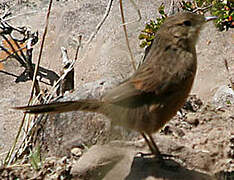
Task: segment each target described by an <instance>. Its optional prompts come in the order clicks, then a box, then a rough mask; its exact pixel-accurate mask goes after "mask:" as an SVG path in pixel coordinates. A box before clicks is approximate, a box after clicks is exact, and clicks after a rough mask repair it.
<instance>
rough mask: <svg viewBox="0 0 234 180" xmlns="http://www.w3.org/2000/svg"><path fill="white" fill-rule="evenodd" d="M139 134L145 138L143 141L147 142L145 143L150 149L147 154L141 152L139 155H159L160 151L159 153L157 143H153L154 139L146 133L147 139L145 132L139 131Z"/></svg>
mask: <svg viewBox="0 0 234 180" xmlns="http://www.w3.org/2000/svg"><path fill="white" fill-rule="evenodd" d="M141 135H142V137H143V138H144V139H145V142H146V143H147V145H148V146H149V148H150V151H151V153H149V154H143V153H141V156H148V155H155V156H158V157H161V153H160V151H159V149H158V147H157V145H156V144H155V142H154V141H152V140H153V138H152V137H151V136H150V135H148V136H149V139H148V138H147V136H146V134H145V133H143V132H141Z"/></svg>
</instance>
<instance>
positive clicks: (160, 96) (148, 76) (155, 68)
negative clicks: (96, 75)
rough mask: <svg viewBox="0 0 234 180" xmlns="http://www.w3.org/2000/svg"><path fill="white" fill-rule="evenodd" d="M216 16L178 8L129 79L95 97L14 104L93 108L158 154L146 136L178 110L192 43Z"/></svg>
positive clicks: (191, 66) (35, 109)
mask: <svg viewBox="0 0 234 180" xmlns="http://www.w3.org/2000/svg"><path fill="white" fill-rule="evenodd" d="M213 19H216V17H213V16H209V17H204V16H203V15H199V14H195V13H191V12H180V13H177V14H175V15H172V16H169V17H167V18H166V20H165V22H164V23H163V24H162V25H161V26H160V29H159V30H158V31H157V34H156V38H155V40H154V41H153V43H152V46H151V47H150V49H149V51H148V52H147V54H146V56H145V60H144V62H143V63H142V64H141V65H140V66H139V68H138V69H137V70H136V71H135V72H134V73H133V75H132V76H131V77H129V78H128V79H126V80H124V81H123V82H121V83H120V84H118V85H117V86H115V87H113V88H112V89H110V90H108V91H107V92H106V93H105V94H104V95H103V96H102V97H101V98H100V99H85V100H77V101H66V102H52V103H50V104H41V105H32V106H23V107H14V109H18V110H23V111H24V112H25V113H33V114H40V113H62V112H68V111H86V112H96V113H101V114H103V115H105V116H106V117H107V118H108V119H110V121H111V123H113V124H114V125H119V126H123V127H125V128H128V129H133V130H135V131H138V132H139V133H140V134H141V135H142V136H143V138H144V139H145V142H146V143H147V144H148V146H149V149H150V151H151V153H152V154H153V155H155V156H157V157H161V156H162V153H161V152H160V150H159V148H158V146H157V145H156V143H155V141H154V139H153V137H152V134H153V133H155V132H157V131H159V130H160V129H161V128H162V127H163V126H164V125H165V124H166V123H167V122H168V121H169V120H171V119H172V117H173V116H175V115H176V113H177V111H178V110H180V108H182V106H183V105H184V103H185V102H186V99H187V97H188V95H189V93H190V91H191V88H192V85H193V82H194V78H195V75H196V71H197V55H196V48H195V45H196V43H197V40H198V38H199V33H200V30H201V29H202V26H203V25H204V24H205V22H207V21H210V20H213Z"/></svg>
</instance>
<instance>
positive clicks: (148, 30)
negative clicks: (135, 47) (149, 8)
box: [138, 4, 167, 48]
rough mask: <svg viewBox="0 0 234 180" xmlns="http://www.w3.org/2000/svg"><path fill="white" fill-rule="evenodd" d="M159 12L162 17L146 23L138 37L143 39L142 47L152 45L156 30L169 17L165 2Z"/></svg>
mask: <svg viewBox="0 0 234 180" xmlns="http://www.w3.org/2000/svg"><path fill="white" fill-rule="evenodd" d="M158 12H159V14H160V15H161V17H159V18H157V19H156V21H154V20H150V22H149V23H146V25H145V29H143V30H142V31H141V34H140V35H139V37H138V38H139V39H140V40H142V41H141V44H140V47H142V48H144V47H148V46H150V45H151V43H152V41H153V39H154V38H155V35H156V32H157V31H158V29H159V28H160V26H161V25H162V24H163V22H164V21H165V19H166V18H167V14H166V13H165V11H164V5H163V4H162V5H161V6H160V7H159V8H158Z"/></svg>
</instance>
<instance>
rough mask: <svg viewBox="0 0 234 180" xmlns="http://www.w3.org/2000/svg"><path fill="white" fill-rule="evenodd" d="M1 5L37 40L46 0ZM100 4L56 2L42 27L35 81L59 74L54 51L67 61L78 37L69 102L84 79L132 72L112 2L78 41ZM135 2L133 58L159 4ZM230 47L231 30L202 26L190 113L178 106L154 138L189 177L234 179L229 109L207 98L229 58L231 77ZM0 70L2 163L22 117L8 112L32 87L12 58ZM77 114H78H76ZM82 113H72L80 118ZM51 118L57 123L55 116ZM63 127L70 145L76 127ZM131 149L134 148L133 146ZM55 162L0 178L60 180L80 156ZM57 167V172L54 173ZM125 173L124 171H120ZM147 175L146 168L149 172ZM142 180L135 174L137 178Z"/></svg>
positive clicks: (130, 11)
mask: <svg viewBox="0 0 234 180" xmlns="http://www.w3.org/2000/svg"><path fill="white" fill-rule="evenodd" d="M6 2H7V3H8V4H9V5H10V7H11V11H12V13H13V16H15V15H18V16H16V17H15V18H13V19H12V20H10V21H9V23H11V24H14V26H30V27H31V29H32V31H37V30H38V31H39V37H41V36H42V33H43V28H44V24H45V16H46V13H47V7H48V1H46V0H41V1H34V0H32V1H24V0H23V1H21V2H19V3H18V1H16V0H15V1H14V0H12V1H6ZM107 3H108V1H107V0H97V1H92V0H79V1H77V0H67V1H55V2H54V4H53V7H52V12H51V17H50V24H49V30H48V34H47V38H46V42H45V48H44V51H43V55H42V60H41V65H40V66H41V72H42V73H45V74H46V75H45V76H43V78H42V81H44V82H47V83H53V78H50V77H51V76H56V75H59V71H60V70H61V67H62V65H61V64H62V63H61V62H62V59H61V51H60V48H61V47H62V46H63V47H65V48H66V49H67V50H68V55H69V57H70V58H73V57H74V54H75V50H76V45H77V41H78V35H80V34H81V35H82V37H83V38H82V43H83V46H82V48H81V50H80V58H79V59H78V62H77V63H76V64H75V92H74V93H73V94H72V95H68V97H69V96H75V95H76V93H77V91H79V89H80V88H81V87H83V85H85V84H87V83H89V82H96V81H97V80H99V79H103V78H114V79H117V81H120V80H122V79H125V78H126V77H128V76H129V75H130V74H131V73H132V72H133V70H132V68H131V66H130V63H129V55H128V51H127V48H126V43H125V38H124V33H123V31H122V26H121V17H120V12H119V7H118V6H119V4H118V1H115V2H114V3H113V7H112V9H111V12H110V15H109V17H108V18H107V20H106V21H105V23H104V24H103V26H102V28H101V29H100V31H99V32H98V34H97V36H96V37H95V39H94V40H93V41H92V43H91V44H90V46H86V44H85V42H87V41H88V39H89V37H90V35H91V34H92V32H93V31H94V30H95V28H96V26H97V24H98V23H99V21H100V20H101V19H102V17H103V15H104V14H105V9H106V6H107ZM164 3H165V6H166V7H169V4H170V1H164ZM137 4H138V7H139V9H140V10H141V13H142V20H141V21H140V22H135V23H131V24H129V25H128V33H129V39H130V45H131V47H132V49H133V54H134V56H135V59H136V60H137V61H139V60H140V59H141V58H142V56H143V49H141V48H139V40H138V39H137V37H138V35H139V32H140V30H141V29H143V28H144V23H145V22H146V21H148V20H149V19H155V17H156V16H157V13H155V12H156V9H157V8H158V7H159V5H160V4H161V2H159V1H154V0H150V1H148V0H140V1H137ZM0 5H1V2H0ZM1 7H2V6H0V8H1ZM124 7H125V16H126V19H127V20H126V21H132V20H135V19H136V17H137V13H136V11H135V10H134V8H133V7H132V5H131V3H130V2H129V1H125V2H124ZM0 10H3V9H0ZM19 14H21V15H19ZM233 43H234V34H233V29H230V30H229V31H227V32H219V31H217V29H216V28H215V27H214V25H213V24H212V23H209V24H207V26H206V27H204V29H203V31H202V32H201V36H200V40H199V42H198V45H197V57H198V73H197V77H196V80H195V84H194V87H193V90H192V93H191V94H195V95H196V98H195V96H193V97H191V102H192V103H191V104H192V108H195V110H193V109H192V110H191V108H187V109H186V108H185V109H184V110H183V113H182V114H183V115H177V116H176V117H175V118H174V119H173V120H172V121H170V122H169V123H168V125H166V126H165V127H164V128H163V130H162V131H161V132H160V133H157V134H156V135H155V138H156V141H157V142H158V144H159V147H161V149H162V151H163V152H166V153H169V154H173V155H176V156H179V158H180V160H181V161H182V162H183V163H182V164H183V167H185V168H186V170H187V169H192V170H195V171H196V172H204V173H206V174H209V175H210V174H212V175H213V174H215V173H216V176H215V178H217V179H222V178H223V179H224V178H225V177H226V179H227V177H230V178H233V179H234V175H233V174H231V173H233V171H234V161H233V159H234V149H233V148H234V128H233V127H234V123H233V122H234V113H233V111H234V106H233V104H225V105H223V104H222V105H220V102H219V103H214V101H213V100H214V95H215V93H216V92H217V90H218V89H219V88H220V87H221V86H223V85H228V84H229V83H230V82H229V80H228V74H227V71H226V70H225V66H224V59H226V60H227V61H228V64H229V67H230V74H231V75H233V74H234V68H233V67H234V58H233V52H234V48H233ZM39 45H40V42H39V43H38V44H37V45H36V46H35V47H34V54H33V61H34V63H35V62H36V61H37V57H38V53H39ZM3 66H4V67H3V70H0V102H1V103H0V121H1V123H0V154H1V156H0V159H4V157H5V155H6V152H7V151H8V150H9V148H10V147H11V146H12V144H13V141H14V139H15V136H16V133H17V130H18V128H19V125H20V122H21V120H22V117H23V113H22V112H18V111H15V110H12V109H10V108H9V107H12V106H19V105H25V104H26V103H27V101H28V99H29V96H30V88H31V83H32V82H31V81H30V80H25V79H23V78H21V79H20V78H19V77H22V76H21V74H22V72H23V71H24V68H23V67H20V65H19V63H18V62H16V61H15V60H13V59H9V60H7V61H6V62H4V63H3ZM49 74H50V75H49ZM233 78H234V76H233ZM16 81H17V82H16ZM41 84H42V87H43V88H44V89H46V88H50V87H51V86H48V85H45V83H43V82H42V83H41ZM199 102H202V103H199ZM81 115H82V116H84V115H83V114H81ZM81 115H80V114H79V116H81ZM65 116H66V115H65ZM72 116H75V117H76V118H77V117H79V116H77V114H73V115H72ZM62 117H63V116H62ZM97 117H98V119H103V117H99V116H97ZM52 118H53V117H52ZM56 118H58V119H59V118H61V117H56ZM73 118H74V117H73ZM95 118H96V115H90V117H89V119H90V122H92V123H93V119H95ZM100 121H102V120H100ZM104 124H105V123H104ZM68 125H69V124H67V126H65V125H64V124H63V123H61V125H60V126H63V128H64V129H61V127H60V129H59V130H60V131H61V132H62V131H63V133H64V134H63V136H64V138H63V140H64V141H65V140H66V141H68V139H69V138H70V137H72V138H71V139H70V140H71V141H72V140H75V137H76V136H75V135H74V136H73V134H76V133H77V134H78V133H79V130H77V129H76V127H77V124H72V125H74V126H73V127H71V124H70V125H69V126H68ZM88 125H90V124H87V126H88ZM91 125H92V124H91ZM103 126H104V125H103ZM103 126H102V125H100V126H97V127H96V126H95V127H94V128H88V129H89V131H88V132H91V131H93V130H96V131H97V132H96V134H95V133H93V132H92V135H90V136H89V138H90V139H89V140H86V141H85V144H86V145H87V146H92V145H94V144H96V140H93V139H92V138H91V137H96V136H100V134H101V133H100V132H101V131H102V132H103V131H104V130H103V129H102V128H103ZM65 127H69V128H70V129H69V130H67V129H66V128H65ZM95 128H96V129H95ZM99 128H100V129H99ZM49 129H50V128H48V131H49ZM85 133H87V132H85ZM97 134H98V135H97ZM107 134H108V133H107ZM107 134H106V135H107ZM104 135H105V133H104ZM52 136H53V135H52ZM77 136H78V135H77ZM55 137H56V136H53V137H51V139H52V140H51V139H50V137H48V139H47V140H48V142H50V141H53V143H55V142H57V141H55V140H53V138H55ZM133 137H134V138H132V139H131V138H130V139H131V140H134V141H137V140H139V135H135V134H134V135H133ZM162 138H164V139H162ZM64 141H63V145H62V146H59V147H64V144H66V143H65V142H64ZM167 141H168V142H167ZM165 142H167V143H165ZM53 143H52V144H53ZM135 146H136V147H138V146H137V145H134V147H135ZM72 148H73V147H72ZM72 148H71V149H72ZM73 149H74V148H73ZM138 149H146V150H147V147H144V146H143V147H141V146H140V147H138ZM69 151H70V149H69ZM120 152H121V150H120ZM52 154H53V153H52ZM54 154H56V153H54ZM54 154H53V155H54ZM62 154H63V153H62ZM63 155H64V154H63ZM91 156H92V154H91ZM56 158H57V159H50V160H48V161H46V162H45V163H44V164H43V167H44V170H42V171H40V172H38V173H37V174H36V175H35V173H33V171H32V168H31V169H30V167H25V172H23V171H22V169H20V167H18V169H17V168H12V167H11V168H9V169H5V170H1V169H0V173H1V174H2V176H1V175H0V177H3V178H6V177H7V176H8V175H9V174H10V175H12V177H14V176H15V177H18V176H21V177H23V179H27V178H29V177H34V178H35V179H37V178H39V177H44V178H45V179H47V178H48V179H56V178H58V176H59V177H61V176H64V177H67V179H69V178H71V174H70V170H71V168H72V165H73V164H76V163H74V162H76V160H77V159H79V158H77V157H74V156H72V157H71V158H67V159H63V158H62V159H61V156H59V157H56ZM131 158H132V156H131ZM147 163H148V162H147ZM46 167H51V168H52V169H53V168H54V169H53V172H54V174H56V173H57V176H54V177H52V176H50V177H47V176H44V174H49V173H48V171H46V170H45V169H46ZM56 167H62V168H60V170H58V169H56ZM73 168H74V167H73ZM128 168H129V167H126V169H128ZM42 169H43V168H42ZM151 171H152V170H149V172H151ZM108 172H109V171H108ZM131 172H133V171H131ZM40 173H41V174H40ZM79 173H80V172H78V174H79ZM222 173H224V174H226V176H224V175H223V176H222ZM42 174H43V176H42ZM52 174H53V173H52ZM94 174H95V173H94ZM110 174H111V171H110ZM110 174H109V176H108V173H107V175H106V174H105V175H106V179H108V178H107V177H110V176H111V175H110ZM76 175H77V174H76ZM134 175H135V174H134V173H133V175H132V174H131V173H130V174H129V176H127V177H126V176H124V177H125V178H124V179H131V178H132V179H134V178H135V177H136V176H134ZM87 177H89V178H87ZM94 177H96V179H98V178H97V177H98V175H97V174H95V175H93V176H92V175H90V174H89V176H88V175H87V174H86V175H83V179H95V178H94ZM100 177H101V176H100ZM188 177H190V176H188ZM199 177H200V176H198V177H197V179H199ZM212 177H213V176H212ZM138 178H140V177H138ZM144 178H145V177H141V178H140V179H144ZM154 178H155V179H157V178H158V179H160V177H156V176H154ZM161 178H162V177H161ZM99 179H101V178H99ZM145 179H146V178H145ZM167 179H172V178H167ZM178 179H180V178H178ZM182 179H183V178H182ZM190 179H192V178H190ZM194 179H196V178H194ZM204 179H206V178H204Z"/></svg>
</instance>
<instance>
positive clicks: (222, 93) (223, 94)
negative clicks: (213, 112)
mask: <svg viewBox="0 0 234 180" xmlns="http://www.w3.org/2000/svg"><path fill="white" fill-rule="evenodd" d="M213 103H214V104H215V105H216V106H217V107H218V108H222V107H227V106H230V105H233V104H234V91H233V89H232V88H230V87H228V86H226V85H223V86H221V87H219V88H218V90H217V91H216V93H215V95H214V96H213Z"/></svg>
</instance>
